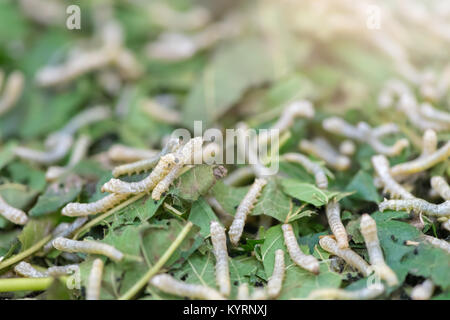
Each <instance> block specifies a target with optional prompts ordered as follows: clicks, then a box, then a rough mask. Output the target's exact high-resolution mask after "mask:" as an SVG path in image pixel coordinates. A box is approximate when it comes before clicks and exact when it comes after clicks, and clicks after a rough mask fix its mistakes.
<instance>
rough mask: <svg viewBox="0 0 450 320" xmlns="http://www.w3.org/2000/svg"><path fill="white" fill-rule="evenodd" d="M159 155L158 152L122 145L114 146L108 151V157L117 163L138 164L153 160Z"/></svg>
mask: <svg viewBox="0 0 450 320" xmlns="http://www.w3.org/2000/svg"><path fill="white" fill-rule="evenodd" d="M158 154H159V151H157V150H148V149H138V148H132V147H128V146H125V145H122V144H115V145H112V146H111V147H110V148H109V150H108V157H109V159H111V160H112V161H117V162H136V161H140V160H144V159H149V158H152V157H154V156H156V155H158Z"/></svg>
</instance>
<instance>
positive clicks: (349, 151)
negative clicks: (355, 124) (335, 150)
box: [339, 140, 356, 156]
mask: <svg viewBox="0 0 450 320" xmlns="http://www.w3.org/2000/svg"><path fill="white" fill-rule="evenodd" d="M355 151H356V146H355V144H354V143H353V141H352V140H344V141H342V143H341V144H340V145H339V152H340V153H342V154H343V155H345V156H352V155H354V154H355Z"/></svg>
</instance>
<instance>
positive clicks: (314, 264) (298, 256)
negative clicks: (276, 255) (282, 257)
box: [281, 224, 319, 274]
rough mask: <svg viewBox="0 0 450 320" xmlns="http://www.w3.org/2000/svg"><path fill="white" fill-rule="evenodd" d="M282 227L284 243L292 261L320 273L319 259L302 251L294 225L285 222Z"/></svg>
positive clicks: (310, 270)
mask: <svg viewBox="0 0 450 320" xmlns="http://www.w3.org/2000/svg"><path fill="white" fill-rule="evenodd" d="M281 229H282V230H283V237H284V243H285V244H286V248H287V250H288V252H289V256H290V257H291V259H292V261H294V263H295V264H296V265H298V266H299V267H301V268H303V269H305V270H308V271H309V272H312V273H314V274H319V261H318V260H317V259H316V258H315V257H314V256H312V255H306V254H304V253H303V252H302V250H301V249H300V247H299V245H298V242H297V239H296V238H295V235H294V231H293V230H292V226H291V225H290V224H283V225H282V226H281Z"/></svg>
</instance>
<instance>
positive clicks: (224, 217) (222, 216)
mask: <svg viewBox="0 0 450 320" xmlns="http://www.w3.org/2000/svg"><path fill="white" fill-rule="evenodd" d="M206 201H207V202H208V204H209V205H210V207H211V208H212V209H213V210H214V212H215V213H216V215H217V216H218V217H219V220H220V221H221V222H222V224H223V225H224V226H225V227H226V228H228V227H229V226H230V225H231V224H232V223H233V216H232V215H231V214H229V213H228V212H226V211H225V209H224V208H223V207H222V205H221V204H220V203H219V201H217V199H216V198H214V197H206Z"/></svg>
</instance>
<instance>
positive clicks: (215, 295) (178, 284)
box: [150, 274, 224, 300]
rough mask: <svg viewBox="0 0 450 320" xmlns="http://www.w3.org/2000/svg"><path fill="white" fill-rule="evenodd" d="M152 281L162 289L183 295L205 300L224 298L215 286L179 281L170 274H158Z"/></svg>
mask: <svg viewBox="0 0 450 320" xmlns="http://www.w3.org/2000/svg"><path fill="white" fill-rule="evenodd" d="M150 283H151V284H152V285H153V286H155V287H156V288H158V289H159V290H161V291H164V292H166V293H170V294H174V295H177V296H181V297H188V298H193V299H204V300H223V299H224V298H223V296H222V295H221V294H220V293H219V292H218V291H216V290H215V289H213V288H210V287H207V286H202V285H198V284H189V283H185V282H183V281H179V280H177V279H175V278H173V277H172V276H170V275H169V274H158V275H156V276H154V277H153V278H152V279H151V280H150Z"/></svg>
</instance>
